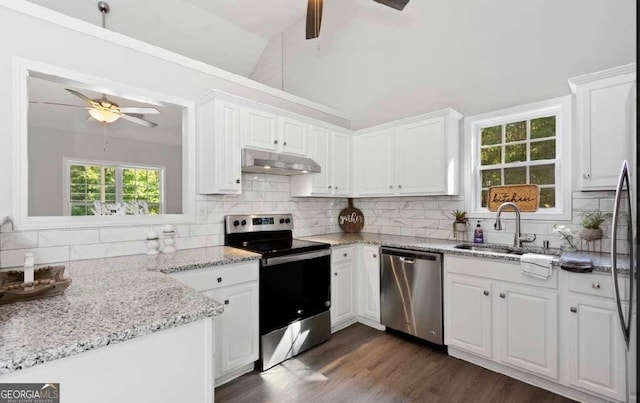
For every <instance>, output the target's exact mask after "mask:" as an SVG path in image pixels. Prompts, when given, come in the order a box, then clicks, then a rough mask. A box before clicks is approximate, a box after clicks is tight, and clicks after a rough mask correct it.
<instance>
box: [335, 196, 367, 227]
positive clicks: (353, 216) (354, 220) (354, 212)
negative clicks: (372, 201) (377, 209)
mask: <svg viewBox="0 0 640 403" xmlns="http://www.w3.org/2000/svg"><path fill="white" fill-rule="evenodd" d="M338 225H340V228H341V229H342V230H343V231H344V232H358V231H360V230H361V229H362V227H363V226H364V214H362V211H360V209H358V208H355V207H353V199H351V198H350V199H349V207H347V208H345V209H342V211H341V212H340V214H339V215H338Z"/></svg>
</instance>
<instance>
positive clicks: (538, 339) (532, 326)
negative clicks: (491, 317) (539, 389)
mask: <svg viewBox="0 0 640 403" xmlns="http://www.w3.org/2000/svg"><path fill="white" fill-rule="evenodd" d="M496 292H497V293H498V296H499V298H498V311H497V315H496V319H497V321H498V333H497V337H498V340H499V344H500V349H499V359H500V361H502V362H503V363H505V364H507V365H511V366H514V367H517V368H520V369H523V370H525V371H528V372H532V373H535V374H538V375H543V376H546V377H548V378H551V379H556V380H557V379H558V293H556V292H549V291H543V290H539V289H535V288H528V287H518V286H513V285H510V284H498V285H497V286H496Z"/></svg>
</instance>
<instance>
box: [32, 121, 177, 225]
mask: <svg viewBox="0 0 640 403" xmlns="http://www.w3.org/2000/svg"><path fill="white" fill-rule="evenodd" d="M65 157H67V158H78V159H86V160H95V161H115V162H128V163H132V164H134V163H137V164H148V165H156V166H164V167H165V212H166V213H168V214H182V147H181V146H170V145H164V144H154V143H147V142H142V141H135V140H129V139H123V138H117V137H111V138H108V140H107V147H106V149H105V148H104V147H103V138H102V136H97V135H91V134H83V133H70V132H65V131H60V130H50V129H43V128H40V127H29V215H30V216H61V215H64V210H63V190H64V185H63V176H64V172H65V171H64V169H63V158H65Z"/></svg>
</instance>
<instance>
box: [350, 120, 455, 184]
mask: <svg viewBox="0 0 640 403" xmlns="http://www.w3.org/2000/svg"><path fill="white" fill-rule="evenodd" d="M461 117H462V116H461V115H460V114H459V113H458V112H456V111H454V110H452V109H446V110H443V111H438V112H434V113H431V114H427V115H421V116H419V117H414V118H409V119H404V120H402V121H398V122H394V123H390V124H386V125H383V126H384V129H381V130H379V131H378V130H376V131H374V132H367V133H365V134H360V135H358V136H357V137H356V138H355V148H354V154H355V156H356V159H355V169H356V189H355V193H356V195H358V196H394V195H395V196H405V195H453V194H458V192H459V184H458V182H459V178H458V176H459V174H460V172H459V171H460V170H459V166H460V160H459V154H460V152H459V122H460V118H461Z"/></svg>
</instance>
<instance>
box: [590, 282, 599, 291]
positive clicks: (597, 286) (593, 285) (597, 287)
mask: <svg viewBox="0 0 640 403" xmlns="http://www.w3.org/2000/svg"><path fill="white" fill-rule="evenodd" d="M591 287H593V288H595V289H596V290H599V289H600V283H593V284H591Z"/></svg>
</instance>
